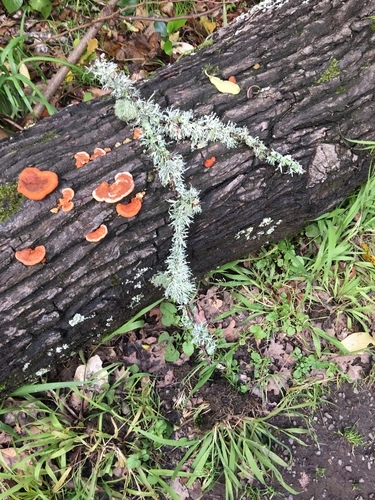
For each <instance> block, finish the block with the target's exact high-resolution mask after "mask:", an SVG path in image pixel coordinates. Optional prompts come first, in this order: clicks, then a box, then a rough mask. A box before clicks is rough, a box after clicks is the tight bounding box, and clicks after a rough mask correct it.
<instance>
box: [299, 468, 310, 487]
mask: <svg viewBox="0 0 375 500" xmlns="http://www.w3.org/2000/svg"><path fill="white" fill-rule="evenodd" d="M298 482H299V484H300V485H301V487H302V489H304V490H305V489H306V488H307V485H308V484H309V482H310V478H309V476H308V475H307V474H306V472H305V471H303V472H302V473H301V475H300V478H299V479H298Z"/></svg>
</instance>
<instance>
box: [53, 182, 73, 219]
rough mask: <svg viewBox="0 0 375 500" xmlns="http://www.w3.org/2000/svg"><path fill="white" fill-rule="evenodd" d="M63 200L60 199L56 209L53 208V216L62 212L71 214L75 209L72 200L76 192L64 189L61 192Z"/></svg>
mask: <svg viewBox="0 0 375 500" xmlns="http://www.w3.org/2000/svg"><path fill="white" fill-rule="evenodd" d="M61 194H62V198H60V199H59V202H58V204H57V205H56V207H54V208H51V210H50V212H52V213H53V214H57V212H58V211H59V210H60V208H61V210H62V211H63V212H70V211H71V210H73V208H74V203H73V202H72V199H73V198H74V191H73V189H72V188H64V189H62V190H61Z"/></svg>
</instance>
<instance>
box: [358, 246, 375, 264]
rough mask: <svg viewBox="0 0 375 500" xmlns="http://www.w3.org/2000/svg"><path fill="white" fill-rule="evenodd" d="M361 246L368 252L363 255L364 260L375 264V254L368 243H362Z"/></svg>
mask: <svg viewBox="0 0 375 500" xmlns="http://www.w3.org/2000/svg"><path fill="white" fill-rule="evenodd" d="M361 247H362V248H363V250H364V251H365V252H366V253H364V254H363V255H362V258H363V260H365V261H366V262H371V264H373V265H374V266H375V255H372V253H371V252H370V249H369V247H368V245H366V243H362V245H361Z"/></svg>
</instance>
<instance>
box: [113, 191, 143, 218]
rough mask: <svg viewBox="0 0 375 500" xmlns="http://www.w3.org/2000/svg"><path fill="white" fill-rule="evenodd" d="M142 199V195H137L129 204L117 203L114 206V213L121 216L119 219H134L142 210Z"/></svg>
mask: <svg viewBox="0 0 375 500" xmlns="http://www.w3.org/2000/svg"><path fill="white" fill-rule="evenodd" d="M142 199H143V193H137V194H136V195H135V197H134V198H133V199H132V200H131V201H130V203H127V204H126V205H123V204H121V203H118V204H117V205H116V212H117V213H118V214H119V215H121V217H125V218H127V219H130V218H131V217H135V216H136V215H137V214H138V212H139V211H140V210H141V208H142Z"/></svg>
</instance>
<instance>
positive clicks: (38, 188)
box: [17, 167, 59, 201]
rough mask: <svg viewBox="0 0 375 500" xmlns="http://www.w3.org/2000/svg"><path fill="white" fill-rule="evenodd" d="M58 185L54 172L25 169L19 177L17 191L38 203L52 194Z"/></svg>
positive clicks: (34, 168)
mask: <svg viewBox="0 0 375 500" xmlns="http://www.w3.org/2000/svg"><path fill="white" fill-rule="evenodd" d="M58 184H59V178H58V177H57V174H55V172H50V171H49V170H44V171H41V170H39V168H37V167H27V168H25V169H23V170H22V172H21V173H20V175H19V178H18V186H17V191H18V192H19V193H21V194H23V195H24V196H26V198H29V199H30V200H35V201H39V200H43V198H45V197H46V196H48V195H49V194H50V193H52V191H54V190H55V189H56V188H57V186H58Z"/></svg>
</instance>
